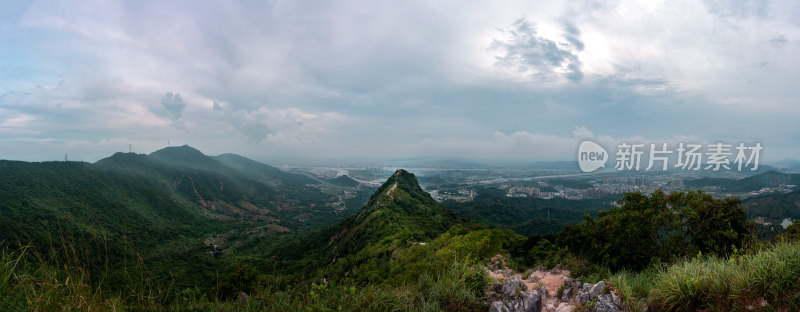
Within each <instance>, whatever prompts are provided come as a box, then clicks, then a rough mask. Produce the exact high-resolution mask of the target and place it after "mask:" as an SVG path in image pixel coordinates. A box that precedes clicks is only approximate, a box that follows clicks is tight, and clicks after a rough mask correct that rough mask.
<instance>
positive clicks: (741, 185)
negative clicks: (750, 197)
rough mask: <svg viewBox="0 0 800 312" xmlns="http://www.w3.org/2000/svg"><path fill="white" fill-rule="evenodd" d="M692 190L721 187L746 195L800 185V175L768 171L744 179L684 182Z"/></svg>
mask: <svg viewBox="0 0 800 312" xmlns="http://www.w3.org/2000/svg"><path fill="white" fill-rule="evenodd" d="M684 183H685V184H686V186H688V187H691V188H703V187H712V186H719V187H720V189H722V190H723V191H725V192H734V193H737V192H739V193H746V192H752V191H758V190H760V189H761V188H764V187H772V186H779V185H783V184H794V185H798V184H800V174H785V173H780V172H777V171H767V172H764V173H761V174H757V175H754V176H750V177H746V178H743V179H738V180H737V179H728V178H699V179H694V180H688V181H685V182H684Z"/></svg>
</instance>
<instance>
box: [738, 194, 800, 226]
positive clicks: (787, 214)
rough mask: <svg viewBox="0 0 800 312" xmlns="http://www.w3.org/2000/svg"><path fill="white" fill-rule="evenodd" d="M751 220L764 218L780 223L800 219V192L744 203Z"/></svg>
mask: <svg viewBox="0 0 800 312" xmlns="http://www.w3.org/2000/svg"><path fill="white" fill-rule="evenodd" d="M742 206H743V207H744V210H745V211H746V212H747V214H748V216H749V217H750V218H757V217H764V218H766V219H767V220H769V221H773V222H780V220H783V219H785V218H791V219H795V220H798V219H800V190H796V191H793V192H789V193H782V192H776V193H770V194H764V195H759V196H755V197H750V198H747V199H745V200H744V201H743V202H742Z"/></svg>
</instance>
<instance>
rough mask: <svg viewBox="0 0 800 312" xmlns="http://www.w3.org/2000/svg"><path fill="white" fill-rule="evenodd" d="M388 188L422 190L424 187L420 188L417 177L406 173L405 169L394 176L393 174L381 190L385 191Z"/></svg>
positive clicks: (396, 172) (399, 170)
mask: <svg viewBox="0 0 800 312" xmlns="http://www.w3.org/2000/svg"><path fill="white" fill-rule="evenodd" d="M395 185H396V186H395ZM387 187H400V188H402V189H415V190H420V191H421V190H422V187H420V186H419V182H417V177H416V176H414V174H413V173H411V172H408V171H405V170H404V169H398V170H397V171H395V172H394V174H392V176H391V177H389V179H387V180H386V182H385V183H383V185H382V186H381V187H380V190H384V189H386V188H387Z"/></svg>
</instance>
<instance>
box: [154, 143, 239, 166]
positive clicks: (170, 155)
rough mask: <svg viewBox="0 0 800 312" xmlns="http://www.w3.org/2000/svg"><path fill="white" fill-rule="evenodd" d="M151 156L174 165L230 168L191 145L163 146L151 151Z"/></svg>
mask: <svg viewBox="0 0 800 312" xmlns="http://www.w3.org/2000/svg"><path fill="white" fill-rule="evenodd" d="M149 156H150V157H152V158H154V159H156V160H159V161H161V162H163V163H165V164H168V165H173V166H185V167H189V168H194V169H203V170H208V171H228V170H229V168H226V167H224V166H223V165H222V164H221V163H220V162H219V161H217V160H215V159H213V158H211V157H209V156H206V155H205V154H203V153H202V152H200V151H199V150H197V149H195V148H193V147H191V146H189V145H183V146H173V147H167V148H163V149H160V150H157V151H155V152H152V153H150V155H149Z"/></svg>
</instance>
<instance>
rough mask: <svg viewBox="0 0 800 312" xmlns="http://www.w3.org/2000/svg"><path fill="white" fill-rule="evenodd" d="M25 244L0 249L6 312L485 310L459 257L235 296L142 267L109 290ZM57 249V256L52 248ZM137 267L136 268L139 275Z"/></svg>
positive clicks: (479, 277)
mask: <svg viewBox="0 0 800 312" xmlns="http://www.w3.org/2000/svg"><path fill="white" fill-rule="evenodd" d="M31 250H32V249H28V248H21V249H18V250H11V251H8V250H4V251H2V253H0V311H12V312H13V311H351V310H359V311H485V310H486V309H487V308H488V307H487V306H485V303H484V302H483V301H482V300H483V297H484V291H485V290H486V288H487V287H488V277H487V275H486V272H485V271H483V269H481V268H480V267H477V266H474V265H472V264H470V263H468V262H459V261H457V262H454V263H452V264H450V266H449V267H448V268H446V269H445V270H442V271H440V272H431V273H423V274H422V275H420V277H419V278H418V279H416V280H415V281H413V282H411V283H407V284H401V285H366V286H353V285H336V284H334V283H330V284H328V283H310V284H307V285H299V286H296V287H295V288H293V289H288V290H286V289H283V290H282V289H278V288H276V287H266V288H265V289H262V290H260V291H257V292H255V293H253V294H252V295H249V296H248V295H239V296H234V297H233V298H231V299H229V300H221V299H217V298H208V297H207V296H206V294H207V293H206V292H204V291H202V290H200V289H199V288H188V289H184V290H181V291H173V290H171V289H169V288H158V287H153V286H152V285H151V284H150V283H149V280H148V279H147V277H146V276H147V274H146V273H142V272H146V270H143V269H142V272H139V273H142V274H141V276H142V278H141V280H139V281H138V282H131V284H130V285H128V287H127V288H126V289H125V290H123V291H122V292H103V291H102V290H101V289H102V287H98V286H97V285H93V284H92V283H91V282H90V279H89V276H88V274H87V273H86V270H84V269H82V268H81V267H79V266H72V265H67V264H65V263H66V262H62V263H61V264H58V265H53V263H52V262H50V259H49V258H48V260H45V259H43V257H41V256H40V255H38V254H36V253H35V252H33V251H31ZM51 256H52V255H51ZM136 273H137V272H132V274H136Z"/></svg>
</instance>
